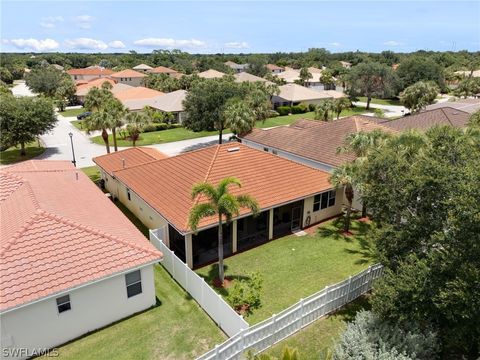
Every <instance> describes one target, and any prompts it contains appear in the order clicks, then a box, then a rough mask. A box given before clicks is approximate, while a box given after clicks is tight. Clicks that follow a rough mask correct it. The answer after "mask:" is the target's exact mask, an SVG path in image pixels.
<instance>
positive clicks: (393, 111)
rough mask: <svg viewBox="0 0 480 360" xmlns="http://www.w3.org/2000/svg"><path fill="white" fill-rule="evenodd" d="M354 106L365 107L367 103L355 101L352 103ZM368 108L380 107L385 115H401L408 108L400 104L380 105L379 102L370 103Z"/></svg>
mask: <svg viewBox="0 0 480 360" xmlns="http://www.w3.org/2000/svg"><path fill="white" fill-rule="evenodd" d="M353 104H354V105H355V106H359V107H363V108H365V107H366V106H367V103H365V102H361V101H357V102H354V103H353ZM370 108H371V109H382V110H383V111H385V116H386V117H398V116H403V115H404V114H406V113H408V112H409V111H408V109H407V108H405V107H403V106H400V105H381V104H372V103H370Z"/></svg>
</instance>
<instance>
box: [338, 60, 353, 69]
mask: <svg viewBox="0 0 480 360" xmlns="http://www.w3.org/2000/svg"><path fill="white" fill-rule="evenodd" d="M340 64H341V65H342V67H343V68H345V69H350V68H351V67H352V64H351V63H349V62H348V61H340Z"/></svg>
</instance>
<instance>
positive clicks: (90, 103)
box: [83, 87, 105, 112]
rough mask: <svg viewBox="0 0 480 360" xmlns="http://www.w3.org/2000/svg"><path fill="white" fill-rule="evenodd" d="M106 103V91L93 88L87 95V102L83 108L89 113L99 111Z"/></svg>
mask: <svg viewBox="0 0 480 360" xmlns="http://www.w3.org/2000/svg"><path fill="white" fill-rule="evenodd" d="M104 103H105V91H103V90H101V89H99V88H97V87H93V88H91V89H90V90H88V93H87V95H86V96H85V102H84V103H83V107H84V108H85V109H86V110H88V111H92V112H94V111H99V110H100V109H101V108H102V107H103V104H104Z"/></svg>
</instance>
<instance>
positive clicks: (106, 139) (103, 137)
mask: <svg viewBox="0 0 480 360" xmlns="http://www.w3.org/2000/svg"><path fill="white" fill-rule="evenodd" d="M102 139H103V141H104V142H105V147H106V148H107V154H110V145H109V144H108V132H107V130H106V129H102Z"/></svg>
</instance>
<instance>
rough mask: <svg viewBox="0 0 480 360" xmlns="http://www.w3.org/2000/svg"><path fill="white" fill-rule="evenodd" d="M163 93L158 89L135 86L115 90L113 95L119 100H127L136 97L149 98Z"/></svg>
mask: <svg viewBox="0 0 480 360" xmlns="http://www.w3.org/2000/svg"><path fill="white" fill-rule="evenodd" d="M163 94H164V93H163V92H161V91H158V90H153V89H149V88H146V87H143V86H136V87H132V88H129V89H127V90H124V91H120V92H117V93H116V94H115V97H116V98H117V99H118V100H120V101H128V100H136V99H150V98H153V97H157V96H160V95H163Z"/></svg>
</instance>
